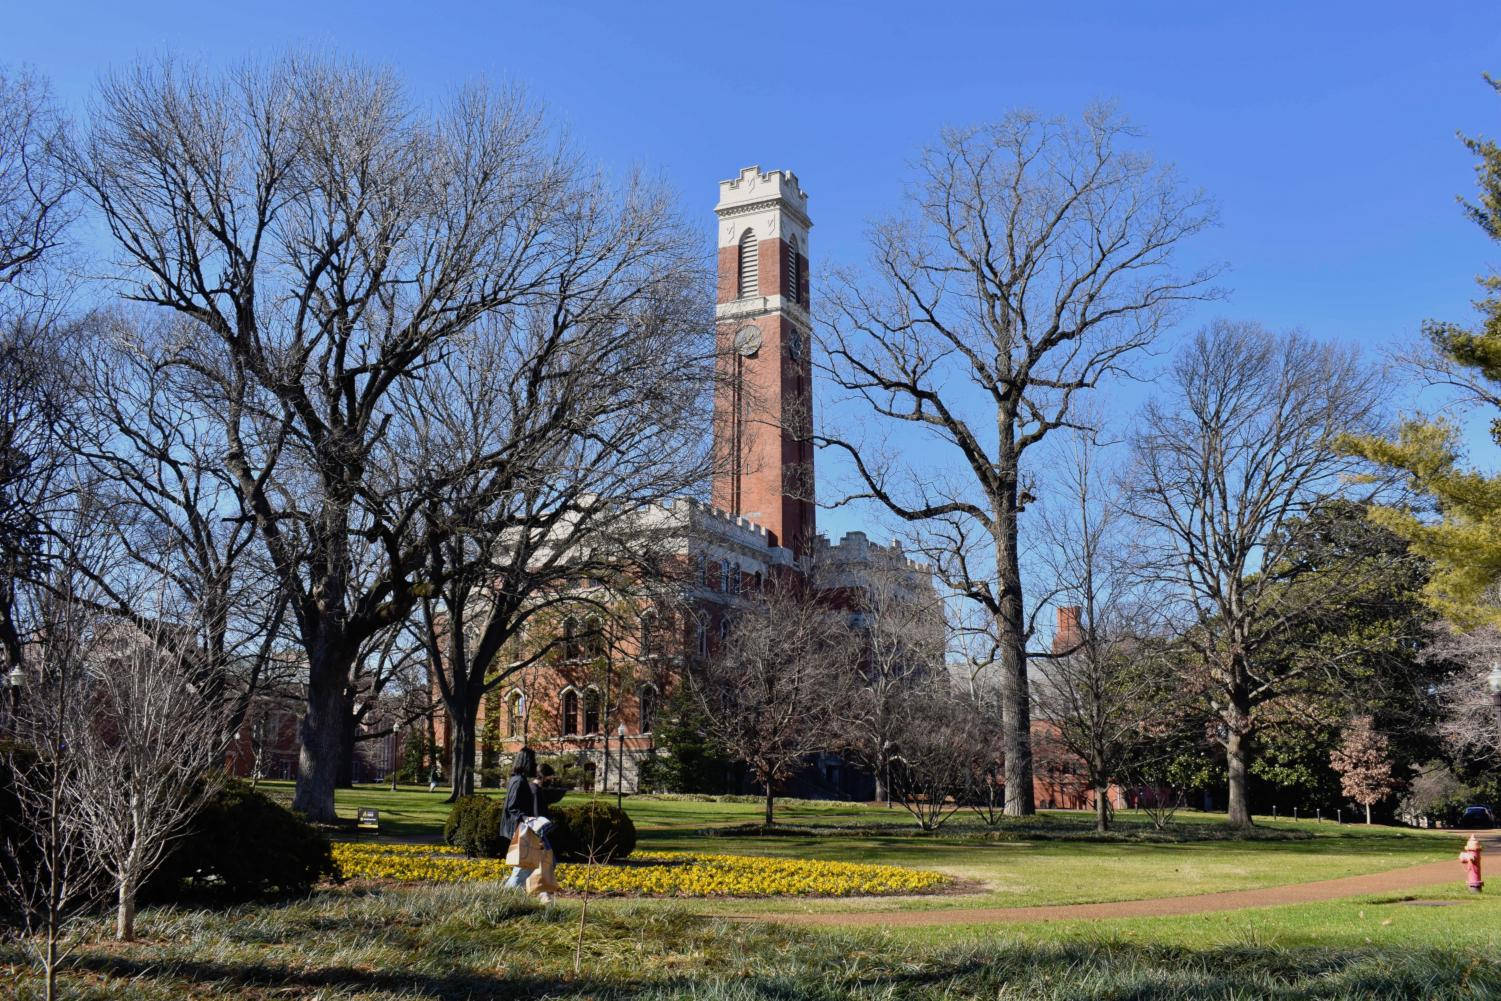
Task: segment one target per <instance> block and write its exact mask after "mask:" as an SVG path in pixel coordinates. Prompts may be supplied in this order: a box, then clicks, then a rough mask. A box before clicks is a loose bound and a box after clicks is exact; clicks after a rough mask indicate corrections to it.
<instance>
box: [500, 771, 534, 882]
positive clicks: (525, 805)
mask: <svg viewBox="0 0 1501 1001" xmlns="http://www.w3.org/2000/svg"><path fill="white" fill-rule="evenodd" d="M536 778H537V752H536V751H533V750H532V749H531V748H530V747H523V748H522V749H521V750H519V751H517V752H516V757H515V758H513V759H512V760H511V779H510V781H509V782H507V783H506V804H505V808H504V810H503V811H502V813H501V817H500V833H501V835H502V836H503V837H505V839H506V841H507V842H509V841H510V840H511V839H512V838H514V837H515V836H516V831H517V829H518V828H520V827H521V825H522V824H523V823H524V822H525V821H526V819H527V818H528V817H535V816H537V815H538V814H540V813H541V812H542V810H541V808H540V806H539V804H538V802H537V786H536V785H535V784H534V783H533V780H534V779H536ZM531 874H532V870H531V868H530V867H527V868H523V867H521V866H519V865H518V866H516V867H514V868H513V869H512V870H511V876H510V878H509V879H507V880H506V881H505V888H506V889H507V890H521V889H524V888H525V887H526V878H527V877H528V876H530V875H531Z"/></svg>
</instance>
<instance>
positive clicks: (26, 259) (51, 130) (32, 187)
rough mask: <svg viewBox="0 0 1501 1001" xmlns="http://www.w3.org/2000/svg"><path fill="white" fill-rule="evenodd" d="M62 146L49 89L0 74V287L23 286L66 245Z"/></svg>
mask: <svg viewBox="0 0 1501 1001" xmlns="http://www.w3.org/2000/svg"><path fill="white" fill-rule="evenodd" d="M63 141H64V123H63V120H62V117H61V116H60V115H59V114H58V112H57V109H56V107H55V106H54V105H53V102H52V95H51V92H50V90H49V88H48V87H47V85H46V83H45V82H44V81H42V80H41V79H39V78H37V77H36V76H34V75H32V74H30V73H24V72H23V73H7V72H5V71H4V70H3V69H0V286H7V285H16V284H18V283H20V282H21V281H22V280H23V278H24V277H25V276H26V274H27V272H34V271H35V269H36V268H38V267H39V266H40V264H41V262H42V258H43V257H44V256H46V255H48V254H49V253H50V252H51V251H53V250H54V249H55V248H56V247H57V246H58V245H59V244H60V243H61V242H62V239H63V232H64V230H65V229H66V228H67V225H68V223H69V221H70V219H71V215H72V213H71V211H70V209H69V205H68V195H69V191H70V187H71V186H70V184H69V181H68V178H67V176H66V174H65V173H64V172H63V171H61V170H59V169H58V160H59V157H60V155H61V153H62V149H61V146H62V143H63Z"/></svg>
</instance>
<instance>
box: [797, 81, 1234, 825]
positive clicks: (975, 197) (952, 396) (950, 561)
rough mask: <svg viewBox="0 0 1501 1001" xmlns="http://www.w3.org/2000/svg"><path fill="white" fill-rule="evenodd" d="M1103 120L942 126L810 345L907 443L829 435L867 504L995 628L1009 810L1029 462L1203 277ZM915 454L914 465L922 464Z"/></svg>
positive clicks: (1023, 670)
mask: <svg viewBox="0 0 1501 1001" xmlns="http://www.w3.org/2000/svg"><path fill="white" fill-rule="evenodd" d="M1134 138H1135V133H1134V132H1133V130H1132V129H1131V128H1130V127H1129V126H1128V125H1126V124H1125V123H1124V122H1123V121H1122V120H1121V119H1120V118H1119V117H1118V116H1117V115H1116V114H1115V113H1114V112H1113V111H1111V110H1110V109H1108V108H1103V109H1102V108H1095V109H1091V110H1090V111H1088V112H1086V113H1085V115H1084V117H1083V120H1082V121H1081V122H1080V123H1079V124H1078V125H1068V124H1065V123H1063V122H1059V121H1045V120H1042V119H1039V118H1036V117H1034V116H1031V115H1027V114H1013V115H1011V116H1009V117H1007V118H1005V119H1003V120H1002V121H1000V122H998V123H996V124H993V125H986V126H980V127H976V128H969V129H952V130H948V131H945V132H944V133H943V135H942V138H941V140H940V141H939V143H938V144H937V145H936V146H934V147H931V148H929V149H928V150H926V151H925V152H924V153H923V155H922V157H921V159H920V161H919V175H918V178H917V182H916V184H915V186H914V188H913V194H912V196H911V199H910V201H911V209H912V212H911V214H910V216H908V217H903V218H898V219H894V220H892V221H889V222H885V223H881V224H879V225H877V226H875V227H874V228H873V229H872V231H871V237H870V242H871V250H872V253H871V262H870V267H869V274H868V277H867V278H862V277H860V276H858V275H855V274H846V275H843V276H839V277H838V278H837V280H835V281H834V282H832V283H831V290H830V292H829V293H828V295H827V298H826V303H827V306H826V309H825V310H824V315H825V317H826V322H825V323H823V324H822V326H821V332H820V336H821V339H822V342H823V346H824V349H825V352H826V353H827V366H826V367H827V371H828V372H829V374H830V376H831V378H832V381H833V383H834V385H835V386H837V387H838V388H839V389H841V390H844V391H845V392H846V393H848V394H849V395H850V396H851V397H852V398H853V399H855V400H857V401H859V402H861V403H863V405H864V406H866V407H868V408H869V409H870V410H871V411H872V412H874V413H875V414H876V415H878V416H879V417H882V418H885V419H887V420H888V421H890V422H894V423H895V425H897V426H904V427H906V428H907V429H908V430H907V431H906V432H905V433H906V434H907V435H909V436H911V438H910V440H909V441H908V442H906V443H905V447H904V448H902V449H901V451H900V453H899V455H898V456H892V455H889V454H887V453H886V450H885V449H884V448H883V447H882V446H881V445H880V443H879V442H876V441H874V440H868V439H865V440H862V439H856V438H853V437H850V436H848V435H844V434H829V435H826V436H824V437H823V438H822V443H823V444H825V445H829V446H833V447H834V448H836V449H838V450H840V451H842V452H844V453H846V454H847V455H848V456H849V457H850V459H851V460H852V461H853V464H854V467H855V470H856V472H857V474H858V477H859V485H858V486H857V487H856V489H855V490H854V492H853V493H852V494H851V496H850V497H848V498H846V500H847V501H848V500H857V499H861V498H870V499H874V500H876V501H878V502H879V503H880V504H881V505H883V506H884V507H885V508H886V509H887V510H889V511H891V512H893V513H894V514H895V515H896V516H897V517H899V518H901V519H904V520H905V521H907V522H910V523H912V524H913V525H914V526H916V530H917V532H918V538H917V541H918V546H919V548H920V549H921V550H922V552H923V553H924V554H925V556H926V557H927V558H928V559H929V560H930V561H931V562H933V563H934V565H935V568H936V570H937V572H938V574H939V576H940V577H941V579H942V580H943V581H944V583H945V584H946V585H948V586H949V587H950V588H952V589H953V590H954V591H955V592H957V593H958V594H959V595H961V596H962V597H964V598H966V599H968V600H971V601H974V602H977V603H979V604H980V605H981V606H982V607H983V608H984V609H985V610H986V612H987V613H988V614H989V616H990V617H991V619H992V620H993V621H994V636H995V640H996V642H997V644H998V647H999V649H998V655H999V656H998V660H999V665H1000V673H1001V679H1002V688H1003V692H1004V699H1005V704H1004V710H1005V712H1004V717H1003V720H1002V725H1003V730H1004V741H1005V755H1006V810H1007V811H1008V812H1009V813H1012V814H1028V813H1031V812H1032V810H1033V796H1032V764H1031V743H1030V711H1031V702H1030V696H1029V694H1028V684H1027V641H1028V638H1029V628H1028V623H1027V618H1026V612H1025V603H1024V595H1023V581H1022V570H1021V559H1020V550H1019V545H1020V542H1019V532H1020V531H1021V527H1022V526H1021V522H1020V518H1019V516H1020V515H1021V513H1022V511H1023V510H1024V509H1025V508H1026V506H1027V504H1028V503H1029V502H1030V501H1031V500H1032V499H1033V497H1034V493H1035V491H1036V490H1037V489H1038V487H1037V482H1036V481H1035V480H1034V479H1033V477H1032V475H1031V473H1030V470H1029V466H1030V458H1029V455H1028V453H1029V452H1030V451H1031V450H1032V449H1033V448H1035V447H1036V446H1037V445H1038V444H1040V443H1041V442H1042V441H1043V440H1044V439H1045V438H1046V436H1047V435H1048V434H1049V432H1051V431H1054V430H1056V429H1058V428H1061V427H1068V426H1071V425H1072V424H1074V423H1076V422H1077V421H1076V418H1075V417H1074V416H1073V412H1074V404H1075V401H1076V399H1077V398H1078V397H1080V396H1081V395H1083V394H1085V393H1087V391H1088V390H1091V389H1093V388H1095V387H1096V386H1097V385H1098V384H1099V383H1100V381H1101V380H1102V379H1104V378H1106V377H1108V376H1110V375H1111V374H1112V373H1116V372H1119V371H1121V370H1123V369H1125V367H1126V366H1127V365H1128V364H1129V363H1130V360H1131V357H1132V355H1133V354H1134V353H1136V352H1137V351H1139V349H1141V348H1143V347H1145V346H1147V345H1148V344H1150V343H1152V341H1153V340H1154V339H1155V338H1156V336H1157V333H1158V331H1159V330H1160V329H1161V328H1162V326H1163V324H1164V323H1165V322H1166V321H1167V319H1168V318H1169V317H1170V316H1171V315H1172V313H1173V310H1174V307H1175V306H1177V305H1178V304H1180V303H1182V302H1184V301H1186V300H1193V299H1199V298H1202V297H1204V296H1205V295H1208V294H1211V289H1210V282H1211V281H1212V279H1213V272H1212V270H1198V271H1190V272H1187V273H1182V272H1179V271H1177V270H1175V268H1174V257H1175V255H1176V252H1177V250H1178V248H1179V245H1180V244H1181V243H1182V242H1183V241H1184V240H1186V239H1187V238H1189V237H1191V236H1193V235H1194V234H1195V233H1197V232H1198V231H1199V230H1201V229H1203V228H1204V227H1205V226H1206V225H1207V224H1208V223H1209V221H1210V218H1211V213H1210V210H1209V208H1208V207H1207V205H1206V204H1205V202H1204V200H1203V199H1202V198H1201V197H1200V196H1198V195H1196V194H1191V193H1189V194H1185V193H1184V192H1183V191H1182V190H1181V188H1180V186H1179V184H1178V182H1177V180H1176V178H1175V177H1174V175H1173V173H1172V171H1171V170H1169V169H1167V168H1164V167H1161V166H1159V165H1157V164H1155V163H1154V162H1153V161H1152V160H1151V159H1150V158H1149V157H1147V156H1145V155H1143V154H1141V153H1139V152H1136V151H1134V150H1133V149H1131V140H1133V139H1134ZM918 456H922V457H925V458H927V459H928V461H919V460H918V459H917V458H916V457H918Z"/></svg>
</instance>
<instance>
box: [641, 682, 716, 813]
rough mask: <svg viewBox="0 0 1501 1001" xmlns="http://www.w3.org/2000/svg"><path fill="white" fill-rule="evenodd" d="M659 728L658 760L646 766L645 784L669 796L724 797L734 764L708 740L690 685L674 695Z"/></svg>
mask: <svg viewBox="0 0 1501 1001" xmlns="http://www.w3.org/2000/svg"><path fill="white" fill-rule="evenodd" d="M665 708H666V710H667V711H666V712H664V713H662V715H661V716H660V717H659V718H658V720H657V722H656V724H655V737H656V744H657V748H658V753H657V755H656V757H654V758H651V759H648V760H647V761H646V762H644V763H643V765H642V777H641V779H642V783H643V784H644V785H645V786H647V787H649V788H653V789H661V790H663V791H666V792H691V793H722V792H725V791H726V790H727V788H728V781H727V780H728V778H729V774H730V768H731V761H730V758H729V755H727V754H725V752H724V751H723V750H722V749H720V747H719V746H718V745H717V744H715V743H714V741H713V740H712V739H710V737H709V736H708V730H707V726H706V723H705V720H704V715H703V710H702V709H701V708H700V707H699V705H698V701H697V700H696V699H694V698H693V695H692V693H691V692H689V691H688V688H687V686H686V685H678V686H677V688H676V689H675V690H674V691H673V693H672V695H671V697H670V699H669V700H668V704H667V706H666V707H665Z"/></svg>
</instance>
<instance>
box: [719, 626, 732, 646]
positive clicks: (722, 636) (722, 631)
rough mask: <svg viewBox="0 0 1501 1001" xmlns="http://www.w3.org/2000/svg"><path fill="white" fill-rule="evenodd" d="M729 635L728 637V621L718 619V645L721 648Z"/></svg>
mask: <svg viewBox="0 0 1501 1001" xmlns="http://www.w3.org/2000/svg"><path fill="white" fill-rule="evenodd" d="M729 635H730V620H729V619H720V620H719V643H720V645H721V646H723V645H724V641H725V640H726V639H728V638H729Z"/></svg>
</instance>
